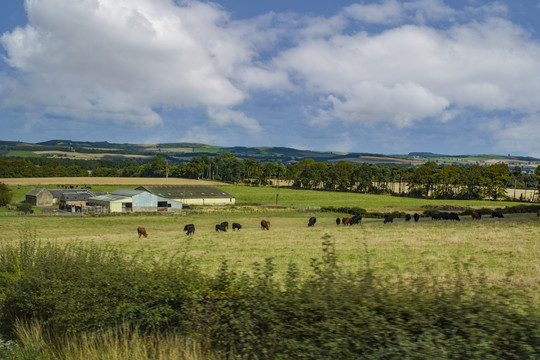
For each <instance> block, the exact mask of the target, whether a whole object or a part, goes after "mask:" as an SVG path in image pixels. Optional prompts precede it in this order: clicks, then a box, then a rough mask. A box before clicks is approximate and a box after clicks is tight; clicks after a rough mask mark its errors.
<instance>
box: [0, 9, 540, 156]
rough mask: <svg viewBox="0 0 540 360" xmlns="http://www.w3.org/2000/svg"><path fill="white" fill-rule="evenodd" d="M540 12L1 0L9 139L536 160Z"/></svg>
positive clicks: (0, 104) (1, 98)
mask: <svg viewBox="0 0 540 360" xmlns="http://www.w3.org/2000/svg"><path fill="white" fill-rule="evenodd" d="M538 19H540V0H522V1H515V0H507V1H488V0H452V1H449V0H447V1H444V0H409V1H397V0H379V1H368V0H364V1H352V0H351V1H349V0H333V1H323V0H316V1H314V0H294V1H292V0H289V1H285V0H272V1H267V0H258V1H254V0H218V1H216V2H210V1H204V2H203V1H183V0H25V1H23V0H17V1H15V0H10V1H1V2H0V129H1V130H0V140H20V141H29V142H39V141H46V140H50V139H71V140H88V141H104V140H106V141H109V142H120V143H124V142H130V143H158V142H201V143H207V144H213V145H224V146H232V145H241V146H289V147H295V148H300V149H312V150H334V151H354V152H376V153H383V154H396V153H408V152H411V151H431V152H437V153H445V154H466V153H469V154H477V153H494V154H504V155H506V154H513V155H532V156H537V157H540V22H539V21H538Z"/></svg>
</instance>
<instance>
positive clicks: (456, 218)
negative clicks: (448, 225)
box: [448, 213, 460, 221]
mask: <svg viewBox="0 0 540 360" xmlns="http://www.w3.org/2000/svg"><path fill="white" fill-rule="evenodd" d="M448 217H449V219H450V220H456V221H460V220H459V215H458V214H456V213H450V214H448Z"/></svg>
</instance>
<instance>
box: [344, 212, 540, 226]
mask: <svg viewBox="0 0 540 360" xmlns="http://www.w3.org/2000/svg"><path fill="white" fill-rule="evenodd" d="M538 213H539V214H540V210H539V211H538ZM539 216H540V215H539ZM336 225H341V219H340V218H337V219H336Z"/></svg>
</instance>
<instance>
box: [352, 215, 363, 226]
mask: <svg viewBox="0 0 540 360" xmlns="http://www.w3.org/2000/svg"><path fill="white" fill-rule="evenodd" d="M361 222H362V215H354V216H353V217H352V218H351V221H349V225H351V226H353V225H357V224H360V223H361Z"/></svg>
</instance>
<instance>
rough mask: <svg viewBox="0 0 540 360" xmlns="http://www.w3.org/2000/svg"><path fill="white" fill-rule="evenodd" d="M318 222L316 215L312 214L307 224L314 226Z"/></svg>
mask: <svg viewBox="0 0 540 360" xmlns="http://www.w3.org/2000/svg"><path fill="white" fill-rule="evenodd" d="M316 222H317V218H316V217H315V216H312V217H310V218H309V222H308V224H307V226H313V225H315V223H316Z"/></svg>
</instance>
